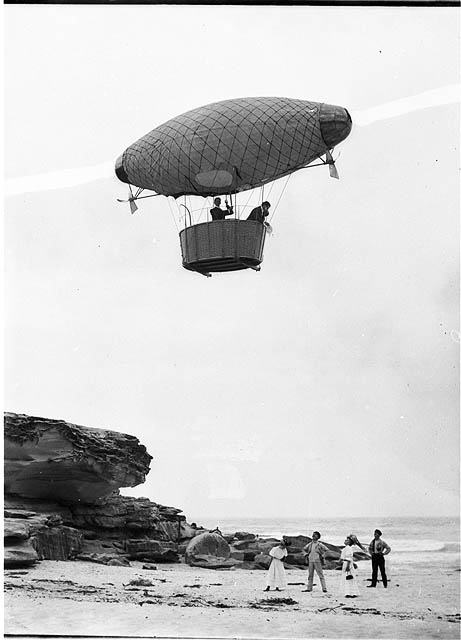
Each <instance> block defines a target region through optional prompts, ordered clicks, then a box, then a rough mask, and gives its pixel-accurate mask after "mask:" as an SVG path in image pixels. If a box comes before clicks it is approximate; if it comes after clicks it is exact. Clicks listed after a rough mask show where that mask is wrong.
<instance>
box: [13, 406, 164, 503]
mask: <svg viewBox="0 0 461 640" xmlns="http://www.w3.org/2000/svg"><path fill="white" fill-rule="evenodd" d="M151 460H152V457H151V456H150V455H149V454H148V453H147V451H146V448H145V447H144V446H142V445H141V444H140V443H139V441H138V439H137V438H135V437H134V436H129V435H126V434H123V433H117V432H115V431H107V430H105V429H93V428H88V427H79V426H77V425H75V424H70V423H67V422H64V421H62V420H48V419H45V418H36V417H33V416H26V415H18V414H15V413H6V414H5V475H4V478H5V492H6V493H11V494H17V495H20V496H23V497H28V498H41V499H52V500H56V501H58V502H61V503H66V502H70V503H74V502H84V503H85V502H86V503H92V502H94V501H95V500H97V499H98V498H100V497H101V496H104V495H108V494H110V493H111V492H112V491H113V490H114V489H118V488H119V487H134V486H136V485H138V484H140V483H142V482H144V480H145V478H146V475H147V473H148V472H149V465H150V461H151Z"/></svg>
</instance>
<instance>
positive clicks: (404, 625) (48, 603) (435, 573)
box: [4, 561, 460, 638]
mask: <svg viewBox="0 0 461 640" xmlns="http://www.w3.org/2000/svg"><path fill="white" fill-rule="evenodd" d="M359 572H360V574H359V584H360V590H361V596H360V597H359V598H355V599H348V598H344V597H341V596H340V592H339V589H340V580H339V579H340V572H339V571H326V572H325V575H326V580H327V586H328V589H329V594H328V595H327V594H323V593H322V592H321V590H320V586H319V585H317V586H316V587H314V591H313V592H312V593H304V592H303V591H302V590H303V589H305V581H306V578H307V573H306V572H305V571H302V570H300V569H293V570H288V571H287V580H288V583H289V584H288V588H287V589H285V590H283V591H282V592H280V593H278V592H275V591H270V592H267V593H265V592H263V589H264V586H265V584H264V583H265V574H266V572H265V571H249V570H242V569H240V570H239V569H237V570H235V569H233V570H221V571H220V570H211V569H200V568H193V567H189V566H187V565H184V564H168V565H157V569H156V570H145V569H143V568H142V563H133V564H132V566H131V567H111V566H104V565H99V564H93V563H89V562H81V561H73V562H53V561H42V562H41V563H40V564H38V565H37V566H36V567H34V568H30V569H27V570H6V571H5V599H4V619H5V623H4V632H5V634H20V635H22V636H25V637H27V636H28V635H36V634H44V635H57V636H66V635H86V636H128V637H129V636H134V637H165V636H168V637H198V638H207V637H212V638H237V637H238V638H306V637H309V638H458V637H459V632H460V627H459V618H460V617H459V579H460V573H459V570H456V569H447V568H445V569H441V568H437V567H430V566H424V567H420V566H418V567H417V568H413V567H411V568H404V569H400V570H399V571H398V573H397V572H394V573H393V575H392V578H391V582H390V584H389V587H388V589H383V587H382V585H381V584H378V587H377V588H376V589H368V588H366V585H367V584H369V582H368V581H367V578H369V577H370V573H369V566H368V563H366V562H361V563H360V564H359ZM139 580H142V581H147V582H146V586H144V585H142V584H138V585H136V584H130V583H132V582H133V581H135V582H136V581H139ZM274 598H282V599H283V600H281V601H279V602H277V601H276V600H273V599H274Z"/></svg>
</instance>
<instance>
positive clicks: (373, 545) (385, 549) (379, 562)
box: [368, 529, 391, 589]
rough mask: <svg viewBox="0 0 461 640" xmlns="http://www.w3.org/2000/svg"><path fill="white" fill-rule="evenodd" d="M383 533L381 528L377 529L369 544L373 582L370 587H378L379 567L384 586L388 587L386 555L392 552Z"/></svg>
mask: <svg viewBox="0 0 461 640" xmlns="http://www.w3.org/2000/svg"><path fill="white" fill-rule="evenodd" d="M382 535H383V534H382V533H381V531H380V530H379V529H375V534H374V536H375V537H374V538H373V540H372V541H371V542H370V544H369V546H368V550H369V552H370V555H371V569H372V573H371V584H369V585H368V586H369V587H376V584H377V582H378V567H379V570H380V572H381V579H382V581H383V587H384V588H385V589H387V576H386V567H385V560H384V556H387V554H388V553H390V552H391V548H390V546H389V545H388V544H387V543H386V542H384V540H381V536H382Z"/></svg>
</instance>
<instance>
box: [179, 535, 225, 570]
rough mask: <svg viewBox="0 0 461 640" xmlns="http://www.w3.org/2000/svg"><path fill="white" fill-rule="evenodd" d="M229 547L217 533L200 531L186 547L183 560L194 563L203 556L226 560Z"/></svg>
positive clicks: (200, 560)
mask: <svg viewBox="0 0 461 640" xmlns="http://www.w3.org/2000/svg"><path fill="white" fill-rule="evenodd" d="M230 554H231V548H230V546H229V544H228V543H227V542H226V540H225V539H224V538H223V536H222V535H220V534H219V533H215V532H213V533H208V532H206V533H200V534H199V535H198V536H195V538H192V540H191V541H190V542H189V544H188V545H187V548H186V553H185V557H184V559H185V561H186V562H187V564H190V565H195V563H196V562H202V561H203V558H204V557H209V558H215V559H216V560H219V561H221V562H223V561H225V560H228V559H229V557H230Z"/></svg>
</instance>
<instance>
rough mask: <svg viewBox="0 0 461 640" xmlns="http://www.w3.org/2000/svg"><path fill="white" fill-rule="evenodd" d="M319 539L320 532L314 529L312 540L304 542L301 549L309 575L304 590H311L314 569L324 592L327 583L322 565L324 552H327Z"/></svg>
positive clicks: (323, 564) (323, 563)
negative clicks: (304, 544) (304, 555)
mask: <svg viewBox="0 0 461 640" xmlns="http://www.w3.org/2000/svg"><path fill="white" fill-rule="evenodd" d="M319 540H320V533H319V532H318V531H314V532H313V533H312V542H309V543H308V544H306V546H305V547H304V549H303V552H304V553H305V554H306V557H307V562H308V565H309V576H308V579H307V589H305V591H312V587H313V584H314V571H316V572H317V575H318V577H319V579H320V584H321V585H322V591H323V593H326V592H327V585H326V583H325V577H324V575H323V567H324V566H325V554H326V552H327V548H326V546H325V545H324V544H322V543H321V542H319Z"/></svg>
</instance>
